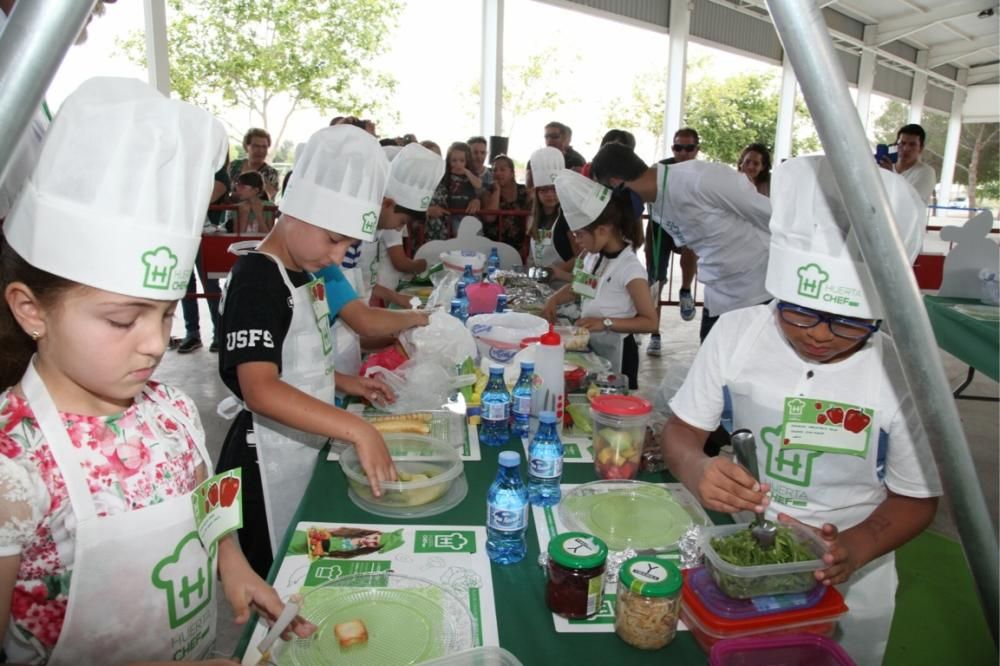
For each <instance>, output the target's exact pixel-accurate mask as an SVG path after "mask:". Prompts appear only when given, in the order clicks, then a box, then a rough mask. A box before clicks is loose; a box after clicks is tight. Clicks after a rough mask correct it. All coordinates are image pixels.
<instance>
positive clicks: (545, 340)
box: [538, 324, 562, 346]
mask: <svg viewBox="0 0 1000 666" xmlns="http://www.w3.org/2000/svg"><path fill="white" fill-rule="evenodd" d="M538 341H539V342H541V343H542V344H543V345H549V346H556V345H559V346H561V345H562V338H560V337H559V334H558V333H556V329H555V327H554V326H553V325H552V324H549V332H548V333H546V334H545V335H543V336H542V337H540V338H538Z"/></svg>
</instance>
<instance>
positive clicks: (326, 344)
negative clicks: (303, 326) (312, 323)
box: [307, 278, 333, 354]
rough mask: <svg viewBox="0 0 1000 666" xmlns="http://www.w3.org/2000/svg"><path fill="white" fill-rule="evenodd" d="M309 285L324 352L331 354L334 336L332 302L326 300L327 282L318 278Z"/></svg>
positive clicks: (310, 297)
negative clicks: (331, 316)
mask: <svg viewBox="0 0 1000 666" xmlns="http://www.w3.org/2000/svg"><path fill="white" fill-rule="evenodd" d="M307 286H308V287H309V300H311V301H312V309H313V314H315V315H316V328H317V329H319V336H320V338H321V339H322V340H323V353H324V354H329V353H330V352H331V351H333V338H332V337H331V335H330V304H329V303H327V302H326V284H324V282H323V280H322V278H316V279H315V280H313V281H312V282H310V283H309V284H308V285H307Z"/></svg>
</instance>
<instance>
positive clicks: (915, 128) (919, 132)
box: [896, 123, 927, 148]
mask: <svg viewBox="0 0 1000 666" xmlns="http://www.w3.org/2000/svg"><path fill="white" fill-rule="evenodd" d="M900 134H909V135H910V136H915V137H917V138H918V139H920V147H921V148H923V146H924V141H926V140H927V132H925V131H924V128H923V127H921V126H920V125H918V124H916V123H910V124H909V125H903V126H902V127H900V128H899V131H898V132H896V141H899V135H900Z"/></svg>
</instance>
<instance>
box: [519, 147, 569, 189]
mask: <svg viewBox="0 0 1000 666" xmlns="http://www.w3.org/2000/svg"><path fill="white" fill-rule="evenodd" d="M528 166H529V167H531V182H532V184H533V185H534V186H535V187H548V186H549V185H554V184H555V183H554V182H553V179H554V178H555V177H556V174H557V173H559V172H560V171H562V170H563V169H565V168H566V158H565V157H564V156H563V154H562V151H561V150H559V149H558V148H553V147H551V146H546V147H545V148H539V149H538V150H536V151H535V152H533V153H531V157H530V158H528Z"/></svg>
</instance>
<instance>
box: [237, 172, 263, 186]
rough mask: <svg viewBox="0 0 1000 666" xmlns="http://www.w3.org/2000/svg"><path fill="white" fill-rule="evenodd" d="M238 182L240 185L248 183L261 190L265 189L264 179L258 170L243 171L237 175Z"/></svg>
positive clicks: (247, 184)
mask: <svg viewBox="0 0 1000 666" xmlns="http://www.w3.org/2000/svg"><path fill="white" fill-rule="evenodd" d="M236 183H237V184H238V185H246V186H247V187H256V188H257V189H258V190H261V191H263V189H264V179H263V178H262V177H261V175H260V173H258V172H257V171H247V172H246V173H241V174H240V175H238V176H236Z"/></svg>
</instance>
